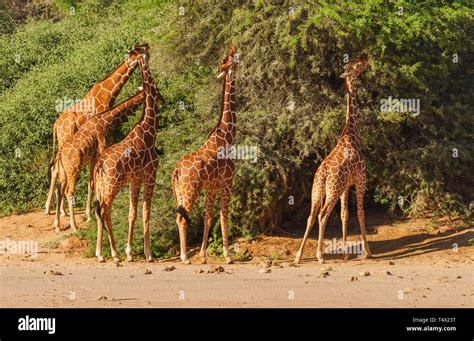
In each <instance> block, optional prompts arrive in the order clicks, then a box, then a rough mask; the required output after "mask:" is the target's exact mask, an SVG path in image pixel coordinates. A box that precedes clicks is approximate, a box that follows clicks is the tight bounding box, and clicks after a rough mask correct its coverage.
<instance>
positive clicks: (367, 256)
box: [364, 253, 372, 259]
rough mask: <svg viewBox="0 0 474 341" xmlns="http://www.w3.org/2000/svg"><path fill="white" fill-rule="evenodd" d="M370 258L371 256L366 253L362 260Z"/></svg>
mask: <svg viewBox="0 0 474 341" xmlns="http://www.w3.org/2000/svg"><path fill="white" fill-rule="evenodd" d="M371 258H372V254H371V253H366V254H365V255H364V259H371Z"/></svg>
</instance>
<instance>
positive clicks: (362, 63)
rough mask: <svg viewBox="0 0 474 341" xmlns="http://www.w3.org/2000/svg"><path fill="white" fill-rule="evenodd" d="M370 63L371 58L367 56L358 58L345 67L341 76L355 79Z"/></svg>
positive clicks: (349, 79)
mask: <svg viewBox="0 0 474 341" xmlns="http://www.w3.org/2000/svg"><path fill="white" fill-rule="evenodd" d="M368 65H369V60H368V59H367V58H365V57H362V58H356V59H354V60H353V61H352V62H350V63H349V64H347V65H346V66H345V67H344V73H343V74H342V75H341V78H345V79H346V80H347V81H355V80H356V79H357V78H359V76H360V75H361V74H362V72H364V71H365V69H367V66H368Z"/></svg>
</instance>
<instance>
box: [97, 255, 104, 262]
mask: <svg viewBox="0 0 474 341" xmlns="http://www.w3.org/2000/svg"><path fill="white" fill-rule="evenodd" d="M97 261H98V262H99V263H104V262H105V259H104V257H103V256H97Z"/></svg>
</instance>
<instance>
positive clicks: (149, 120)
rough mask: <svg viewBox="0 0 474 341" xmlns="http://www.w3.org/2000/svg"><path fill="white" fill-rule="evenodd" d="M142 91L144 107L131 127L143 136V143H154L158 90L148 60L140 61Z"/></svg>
mask: <svg viewBox="0 0 474 341" xmlns="http://www.w3.org/2000/svg"><path fill="white" fill-rule="evenodd" d="M140 64H141V71H142V79H143V92H144V94H145V107H144V110H143V115H142V118H141V119H140V121H139V122H138V123H137V124H136V126H135V127H134V128H133V131H135V133H136V134H137V135H139V136H140V137H142V138H143V141H145V144H146V145H147V146H148V145H154V144H155V138H156V131H157V129H158V92H157V89H156V86H155V84H154V81H153V78H152V76H151V73H150V69H149V68H148V60H146V61H144V60H141V61H140Z"/></svg>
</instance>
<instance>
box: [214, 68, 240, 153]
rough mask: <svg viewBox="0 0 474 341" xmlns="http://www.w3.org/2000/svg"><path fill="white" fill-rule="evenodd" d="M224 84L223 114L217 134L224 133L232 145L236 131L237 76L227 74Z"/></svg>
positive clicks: (228, 142) (226, 139)
mask: <svg viewBox="0 0 474 341" xmlns="http://www.w3.org/2000/svg"><path fill="white" fill-rule="evenodd" d="M223 83H224V84H223V86H222V105H221V115H220V118H219V122H218V124H217V127H216V128H217V129H216V130H217V131H216V133H217V134H223V137H224V138H225V143H227V144H228V145H231V144H232V143H233V142H234V138H235V132H236V127H235V125H236V122H237V117H236V112H235V77H234V76H228V75H226V76H225V79H224V81H223Z"/></svg>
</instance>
